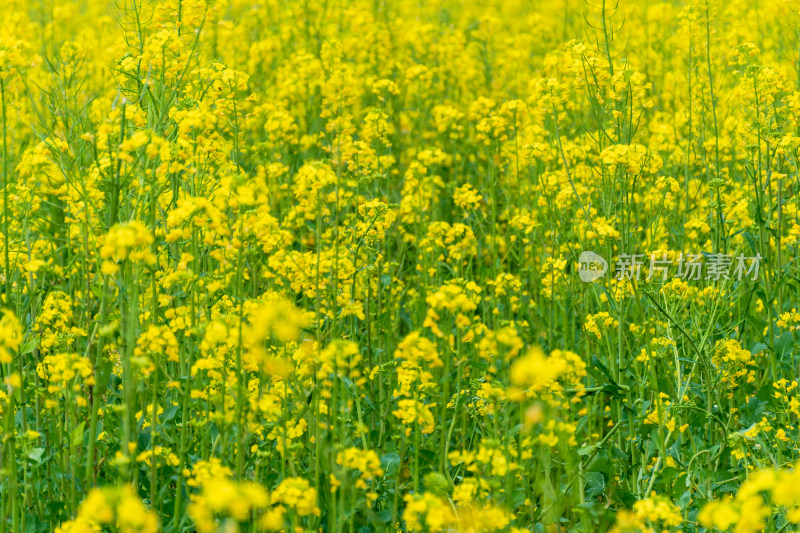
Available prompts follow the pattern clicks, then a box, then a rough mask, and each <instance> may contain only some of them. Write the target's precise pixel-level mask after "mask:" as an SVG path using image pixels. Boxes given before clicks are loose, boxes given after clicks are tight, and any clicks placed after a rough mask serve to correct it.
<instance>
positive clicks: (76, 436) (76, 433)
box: [69, 422, 86, 448]
mask: <svg viewBox="0 0 800 533" xmlns="http://www.w3.org/2000/svg"><path fill="white" fill-rule="evenodd" d="M85 426H86V422H81V423H80V424H78V425H77V426H75V428H74V429H73V430H72V433H71V434H70V439H69V442H70V444H71V445H72V447H73V448H75V447H77V446H79V445H80V444H81V443H82V442H83V428H84V427H85Z"/></svg>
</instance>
